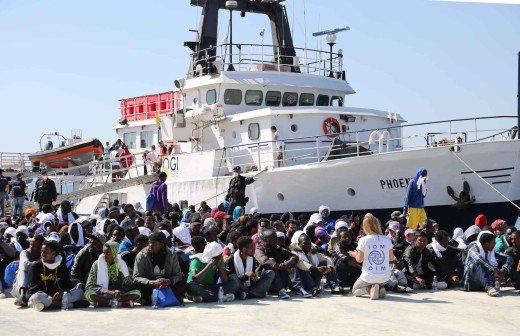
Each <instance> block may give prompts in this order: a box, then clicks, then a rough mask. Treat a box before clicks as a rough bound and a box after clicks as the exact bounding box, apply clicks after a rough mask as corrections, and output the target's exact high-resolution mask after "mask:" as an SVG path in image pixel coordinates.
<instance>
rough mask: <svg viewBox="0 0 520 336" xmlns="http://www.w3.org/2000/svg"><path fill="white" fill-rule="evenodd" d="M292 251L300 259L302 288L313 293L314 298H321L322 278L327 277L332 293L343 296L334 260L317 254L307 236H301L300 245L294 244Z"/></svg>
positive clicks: (299, 272)
mask: <svg viewBox="0 0 520 336" xmlns="http://www.w3.org/2000/svg"><path fill="white" fill-rule="evenodd" d="M291 249H292V251H293V252H294V253H296V254H297V255H298V257H299V261H298V264H297V267H298V275H299V279H301V286H302V287H303V288H304V289H305V290H306V291H308V292H311V293H312V296H319V295H320V294H321V292H320V285H321V278H323V276H325V278H326V279H327V283H328V284H329V286H330V288H331V293H332V294H341V293H340V290H339V285H338V278H337V276H336V272H335V271H334V266H333V264H332V260H330V259H329V258H328V257H326V256H324V255H323V254H321V253H318V252H316V249H315V248H313V246H312V244H311V240H310V238H309V236H307V235H306V234H302V235H300V237H299V238H298V244H292V245H291ZM297 282H298V281H297V280H296V281H294V280H293V285H295V284H297Z"/></svg>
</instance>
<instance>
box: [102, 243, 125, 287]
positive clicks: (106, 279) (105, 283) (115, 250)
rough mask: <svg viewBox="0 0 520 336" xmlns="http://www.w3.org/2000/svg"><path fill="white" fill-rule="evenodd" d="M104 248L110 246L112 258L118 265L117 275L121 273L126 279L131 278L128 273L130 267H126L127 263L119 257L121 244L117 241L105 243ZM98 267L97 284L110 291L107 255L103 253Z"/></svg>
mask: <svg viewBox="0 0 520 336" xmlns="http://www.w3.org/2000/svg"><path fill="white" fill-rule="evenodd" d="M104 246H108V248H109V249H110V251H111V252H112V257H113V258H114V263H115V265H116V269H117V273H118V274H119V271H120V272H121V273H123V276H125V277H127V276H129V275H130V273H129V272H128V266H126V263H125V262H124V261H123V259H122V258H121V257H120V256H119V255H118V251H119V243H118V242H115V241H108V242H106V243H105V245H104ZM97 267H98V269H97V279H96V284H97V285H98V286H101V288H103V289H105V290H106V289H108V284H109V282H110V279H109V276H108V265H107V261H106V259H105V255H104V254H103V253H101V254H100V255H99V257H98V264H97Z"/></svg>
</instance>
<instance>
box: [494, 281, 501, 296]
mask: <svg viewBox="0 0 520 336" xmlns="http://www.w3.org/2000/svg"><path fill="white" fill-rule="evenodd" d="M495 290H496V291H497V292H499V293H500V279H499V278H495Z"/></svg>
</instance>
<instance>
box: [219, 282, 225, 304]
mask: <svg viewBox="0 0 520 336" xmlns="http://www.w3.org/2000/svg"><path fill="white" fill-rule="evenodd" d="M218 303H219V304H223V303H224V288H222V286H220V288H219V290H218Z"/></svg>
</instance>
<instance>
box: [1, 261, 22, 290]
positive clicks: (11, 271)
mask: <svg viewBox="0 0 520 336" xmlns="http://www.w3.org/2000/svg"><path fill="white" fill-rule="evenodd" d="M19 266H20V264H19V262H18V261H13V262H12V263H10V264H9V265H7V267H6V268H5V272H4V281H3V283H4V286H5V288H11V287H13V283H14V279H15V278H16V271H18V267H19Z"/></svg>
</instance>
